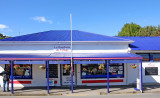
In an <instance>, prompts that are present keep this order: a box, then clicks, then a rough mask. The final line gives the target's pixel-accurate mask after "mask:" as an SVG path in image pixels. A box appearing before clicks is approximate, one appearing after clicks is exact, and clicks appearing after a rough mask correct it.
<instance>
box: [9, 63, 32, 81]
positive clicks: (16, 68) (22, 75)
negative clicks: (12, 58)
mask: <svg viewBox="0 0 160 98" xmlns="http://www.w3.org/2000/svg"><path fill="white" fill-rule="evenodd" d="M6 69H7V70H8V71H9V72H10V73H11V65H10V64H7V65H6ZM31 71H32V65H31V64H15V65H13V76H14V78H15V79H31V78H32V72H31Z"/></svg>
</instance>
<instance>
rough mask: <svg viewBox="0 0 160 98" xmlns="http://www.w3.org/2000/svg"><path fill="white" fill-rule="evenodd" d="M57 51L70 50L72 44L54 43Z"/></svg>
mask: <svg viewBox="0 0 160 98" xmlns="http://www.w3.org/2000/svg"><path fill="white" fill-rule="evenodd" d="M54 49H55V51H56V52H68V51H69V50H70V49H71V46H70V45H54Z"/></svg>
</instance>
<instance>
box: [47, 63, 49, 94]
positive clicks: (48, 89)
mask: <svg viewBox="0 0 160 98" xmlns="http://www.w3.org/2000/svg"><path fill="white" fill-rule="evenodd" d="M47 93H48V94H49V63H48V60H47Z"/></svg>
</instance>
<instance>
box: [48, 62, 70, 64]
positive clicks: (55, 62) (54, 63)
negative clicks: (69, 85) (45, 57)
mask: <svg viewBox="0 0 160 98" xmlns="http://www.w3.org/2000/svg"><path fill="white" fill-rule="evenodd" d="M49 64H70V61H49Z"/></svg>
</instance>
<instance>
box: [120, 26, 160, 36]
mask: <svg viewBox="0 0 160 98" xmlns="http://www.w3.org/2000/svg"><path fill="white" fill-rule="evenodd" d="M118 36H160V25H159V26H158V27H156V26H146V27H141V26H140V25H137V24H134V23H130V24H129V23H126V24H125V25H124V26H123V28H122V30H121V31H120V32H119V34H118Z"/></svg>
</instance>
